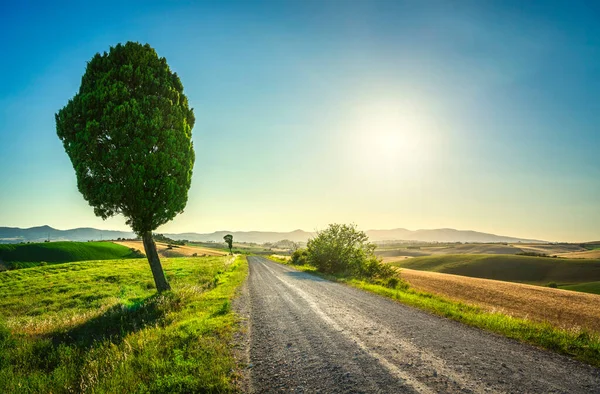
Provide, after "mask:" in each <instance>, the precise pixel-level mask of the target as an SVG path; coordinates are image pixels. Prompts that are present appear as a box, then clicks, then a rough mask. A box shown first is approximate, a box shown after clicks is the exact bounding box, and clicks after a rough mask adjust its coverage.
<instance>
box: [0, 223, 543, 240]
mask: <svg viewBox="0 0 600 394" xmlns="http://www.w3.org/2000/svg"><path fill="white" fill-rule="evenodd" d="M366 233H367V235H368V236H369V238H370V240H371V241H373V242H380V241H421V242H542V243H543V242H545V241H540V240H535V239H524V238H515V237H507V236H501V235H494V234H487V233H480V232H477V231H463V230H454V229H451V228H443V229H436V230H416V231H411V230H407V229H404V228H397V229H393V230H369V231H367V232H366ZM225 234H231V235H233V239H234V240H235V241H238V242H255V243H265V242H277V241H281V240H284V239H289V240H290V241H294V242H306V241H308V239H309V238H311V237H312V236H314V234H315V233H310V232H306V231H303V230H295V231H290V232H272V231H216V232H213V233H209V234H198V233H181V234H170V233H167V234H164V235H165V236H167V237H169V238H172V239H187V240H189V241H197V242H223V236H224V235H225ZM117 238H135V234H134V233H132V232H127V231H113V230H98V229H95V228H75V229H71V230H57V229H55V228H52V227H50V226H40V227H32V228H26V229H21V228H16V227H0V243H18V242H43V241H45V240H47V239H49V240H50V241H90V240H94V241H96V240H102V239H105V240H106V239H117Z"/></svg>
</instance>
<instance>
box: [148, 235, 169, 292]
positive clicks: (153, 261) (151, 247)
mask: <svg viewBox="0 0 600 394" xmlns="http://www.w3.org/2000/svg"><path fill="white" fill-rule="evenodd" d="M142 240H143V241H144V250H145V251H146V257H147V258H148V263H150V269H151V270H152V276H154V284H155V285H156V290H158V292H159V293H160V292H161V291H165V290H171V286H169V282H167V278H165V273H164V272H163V269H162V265H161V264H160V259H159V258H158V252H157V251H156V244H155V243H154V240H153V239H152V232H151V231H146V232H145V233H143V234H142Z"/></svg>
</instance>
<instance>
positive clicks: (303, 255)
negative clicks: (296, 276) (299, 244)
mask: <svg viewBox="0 0 600 394" xmlns="http://www.w3.org/2000/svg"><path fill="white" fill-rule="evenodd" d="M290 263H291V264H293V265H304V264H307V263H308V251H307V250H306V249H296V250H295V251H294V253H292V258H291V259H290Z"/></svg>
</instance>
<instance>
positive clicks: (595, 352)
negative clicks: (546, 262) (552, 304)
mask: <svg viewBox="0 0 600 394" xmlns="http://www.w3.org/2000/svg"><path fill="white" fill-rule="evenodd" d="M273 260H274V261H279V262H283V263H286V262H284V261H283V260H279V259H276V258H275V259H273ZM287 264H289V263H287ZM294 268H296V269H298V270H301V271H305V272H311V273H314V274H318V275H321V276H323V277H325V278H327V279H330V280H335V281H338V282H342V283H345V284H348V285H350V286H354V287H357V288H359V289H363V290H366V291H370V292H372V293H376V294H379V295H381V296H384V297H388V298H391V299H394V300H396V301H398V302H401V303H403V304H406V305H410V306H413V307H416V308H419V309H423V310H426V311H429V312H431V313H434V314H436V315H440V316H443V317H446V318H449V319H452V320H456V321H459V322H461V323H465V324H468V325H471V326H474V327H479V328H482V329H485V330H489V331H492V332H495V333H498V334H501V335H504V336H506V337H509V338H513V339H517V340H519V341H522V342H526V343H530V344H533V345H536V346H540V347H543V348H546V349H549V350H553V351H556V352H558V353H562V354H565V355H569V356H573V357H575V358H577V359H579V360H582V361H585V362H587V363H589V364H591V365H595V366H600V335H598V334H597V333H595V332H591V331H589V330H586V329H577V328H570V329H564V328H561V327H556V326H554V325H552V324H550V323H549V322H546V323H542V322H537V321H533V320H530V319H524V318H521V317H513V316H509V315H507V314H505V313H501V312H498V310H496V311H490V310H488V309H487V308H483V307H480V306H477V305H474V304H472V303H469V304H467V303H463V302H460V301H457V300H453V299H451V298H449V297H446V296H440V295H436V294H433V293H431V292H424V291H421V290H418V289H416V288H414V287H412V286H410V285H408V286H406V285H401V286H398V287H396V288H389V287H386V286H382V285H380V284H376V283H371V282H368V281H365V280H360V279H356V278H343V277H334V276H330V275H323V274H319V273H318V272H317V271H316V270H315V268H314V267H311V266H308V265H305V266H294ZM405 283H406V282H405ZM549 290H551V289H549ZM557 291H558V290H557Z"/></svg>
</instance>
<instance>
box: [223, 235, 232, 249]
mask: <svg viewBox="0 0 600 394" xmlns="http://www.w3.org/2000/svg"><path fill="white" fill-rule="evenodd" d="M223 239H224V240H225V243H226V244H227V246H228V247H229V252H230V253H231V248H232V247H233V235H231V234H227V235H226V236H224V237H223Z"/></svg>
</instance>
